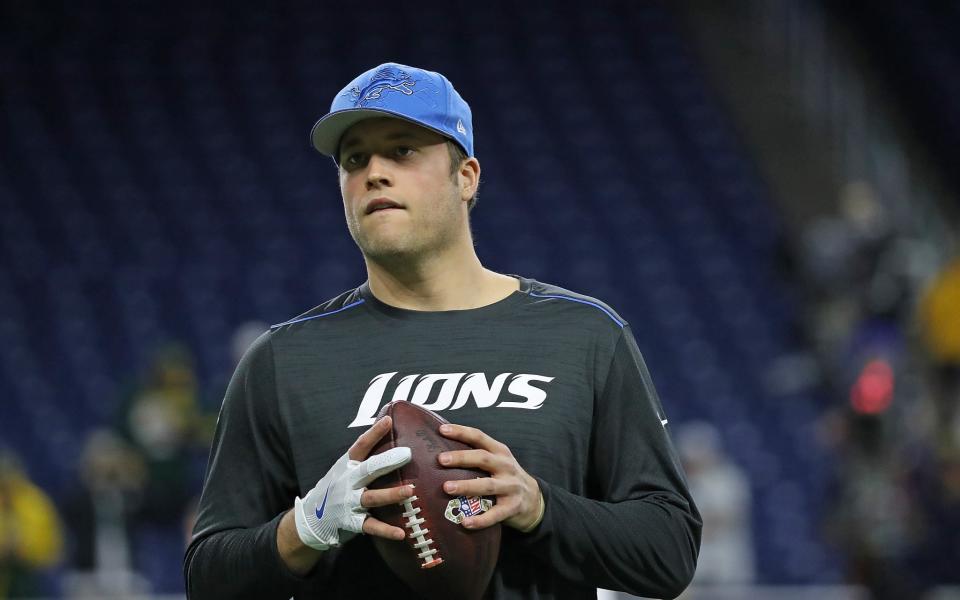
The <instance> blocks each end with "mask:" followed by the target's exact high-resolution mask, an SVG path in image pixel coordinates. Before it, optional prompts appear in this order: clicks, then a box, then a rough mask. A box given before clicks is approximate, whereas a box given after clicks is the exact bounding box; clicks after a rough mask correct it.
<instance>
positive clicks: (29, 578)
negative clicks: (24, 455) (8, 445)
mask: <svg viewBox="0 0 960 600" xmlns="http://www.w3.org/2000/svg"><path fill="white" fill-rule="evenodd" d="M62 549H63V534H62V532H61V525H60V519H59V517H58V516H57V512H56V509H55V508H54V505H53V502H51V501H50V499H49V498H48V497H47V495H46V494H44V493H43V491H41V490H40V488H38V487H37V486H36V485H34V484H33V483H32V482H31V481H30V480H29V479H28V478H27V475H26V474H25V473H24V471H23V469H22V468H21V467H20V464H19V462H18V461H17V459H16V458H15V457H14V456H13V455H12V454H9V453H6V452H4V453H2V454H0V598H16V597H32V596H36V595H41V594H44V593H45V592H46V590H45V589H44V586H43V582H42V579H41V575H42V573H43V572H44V571H46V570H48V569H50V568H51V567H53V566H55V565H56V564H57V563H58V562H59V560H60V556H61V553H62Z"/></svg>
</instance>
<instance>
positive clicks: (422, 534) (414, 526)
mask: <svg viewBox="0 0 960 600" xmlns="http://www.w3.org/2000/svg"><path fill="white" fill-rule="evenodd" d="M416 500H417V497H416V496H410V497H409V498H407V499H406V500H404V501H403V502H401V503H400V505H401V506H403V508H404V512H403V518H404V519H406V520H407V522H406V524H405V525H404V527H406V528H407V529H409V530H410V533H409V534H407V537H408V538H410V539H415V540H417V543H415V544H414V545H413V547H414V548H416V549H417V550H422V551H421V552H420V553H419V554H417V558H422V559H423V564H422V565H420V568H421V569H426V568H429V567H433V566H435V565H437V564H439V563H442V562H443V559H442V558H440V557H439V556H436V554H437V552H438V550H437V549H436V548H431V547H430V545H431V544H433V540H432V539H430V538H429V537H427V534H428V533H430V530H429V529H427V528H425V527H420V526H421V525H423V524H424V523H426V519H422V518H420V517H418V516H417V515H419V514H420V507H419V506H416V507H415V506H414V505H413V503H414V501H416Z"/></svg>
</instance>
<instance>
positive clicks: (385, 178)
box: [367, 154, 391, 189]
mask: <svg viewBox="0 0 960 600" xmlns="http://www.w3.org/2000/svg"><path fill="white" fill-rule="evenodd" d="M386 163H387V161H386V160H384V159H383V158H382V157H380V156H378V155H376V154H371V155H370V158H369V159H368V161H367V189H373V188H376V187H382V186H389V185H390V184H391V180H390V173H389V168H388V167H387V164H386Z"/></svg>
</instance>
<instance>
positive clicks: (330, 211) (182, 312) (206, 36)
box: [0, 0, 960, 598]
mask: <svg viewBox="0 0 960 600" xmlns="http://www.w3.org/2000/svg"><path fill="white" fill-rule="evenodd" d="M710 4H720V3H697V2H692V1H690V2H677V3H662V2H599V3H566V2H558V3H546V2H544V3H538V2H532V3H517V4H514V3H511V2H505V1H497V2H488V3H483V4H482V5H480V4H478V3H465V2H459V1H456V0H450V1H447V2H440V3H423V4H419V3H418V4H416V5H414V4H409V5H406V4H404V5H401V4H400V3H382V2H364V3H359V4H351V5H341V4H332V3H331V4H328V3H322V2H307V1H305V0H304V1H299V2H278V3H276V4H270V5H267V4H249V5H242V4H237V3H231V4H227V3H223V4H206V3H202V2H198V3H187V2H172V3H147V2H89V3H62V2H61V3H57V2H52V3H35V2H27V1H19V2H17V1H6V2H3V3H2V4H0V34H2V35H0V157H2V159H0V208H2V211H0V215H2V217H0V218H2V227H0V247H2V254H0V398H2V400H0V446H2V448H3V449H4V451H3V459H2V462H0V469H2V471H0V473H2V482H3V486H0V490H2V491H3V498H4V499H6V500H8V501H7V502H5V503H0V506H2V508H0V510H3V511H5V512H4V513H3V517H4V518H3V519H2V520H0V538H4V536H7V537H6V538H5V539H4V540H3V543H2V544H0V548H2V549H3V553H0V574H2V575H3V576H2V577H0V585H3V586H4V588H3V589H0V597H4V596H5V595H8V594H10V595H17V594H27V593H36V594H39V595H47V596H54V597H56V596H61V595H63V596H68V597H69V596H71V594H72V595H73V596H74V597H78V596H79V595H80V594H81V592H83V591H84V590H86V592H87V593H90V594H92V595H94V596H96V597H106V594H107V592H106V590H110V589H112V590H121V591H120V592H118V594H119V595H120V596H123V595H126V596H130V595H132V594H134V593H143V594H145V595H150V594H155V595H173V597H176V595H178V594H182V576H181V558H182V551H183V547H184V530H185V528H186V526H187V523H188V522H189V514H190V510H191V506H192V502H193V499H194V497H195V495H196V494H197V493H198V492H199V488H200V484H201V481H202V470H203V466H204V461H205V459H206V453H207V448H208V444H209V435H210V429H211V427H212V423H213V420H214V419H215V416H216V411H217V408H218V406H219V402H220V399H221V398H222V393H223V389H224V386H225V383H226V381H227V380H228V378H229V376H230V373H231V372H232V369H233V367H234V365H235V361H236V356H237V350H238V348H239V349H240V350H242V348H243V347H244V344H245V343H246V342H248V341H249V340H250V334H251V332H259V331H261V330H262V329H263V327H265V325H264V324H268V323H274V322H280V321H283V320H285V319H287V318H289V317H291V316H294V315H296V314H298V313H300V312H303V311H304V310H306V309H308V308H310V307H312V306H314V305H316V304H318V303H319V302H321V301H322V300H325V299H327V298H329V297H332V296H334V295H336V294H338V293H340V292H342V291H343V290H345V289H348V288H351V287H354V286H356V285H358V284H359V283H360V282H362V280H363V279H364V272H363V269H362V262H361V260H360V256H359V253H358V251H357V250H356V248H355V246H354V245H353V243H352V241H351V240H350V238H349V235H348V233H347V231H346V228H345V226H344V222H343V216H342V206H341V201H340V198H339V193H338V189H337V185H336V171H335V168H334V166H333V164H332V163H331V162H330V161H328V160H327V159H325V158H323V157H321V156H320V155H318V154H316V153H315V152H314V151H312V149H311V148H310V147H309V145H308V143H307V132H308V131H309V128H310V126H311V125H312V124H313V122H314V120H315V119H316V118H317V117H319V116H321V115H322V114H323V113H324V112H325V111H326V109H327V107H328V106H329V103H330V100H331V98H332V97H333V95H334V94H335V93H336V92H337V91H338V90H339V89H340V88H341V87H342V86H343V85H344V83H345V82H347V81H349V80H350V79H351V78H353V77H354V76H355V75H356V74H357V73H359V72H361V71H363V70H365V69H368V68H370V67H372V66H374V65H376V64H379V63H381V62H385V61H388V60H390V61H397V62H401V63H406V64H413V65H417V66H422V67H426V68H430V69H434V70H438V71H440V72H442V73H445V74H446V75H447V76H448V77H449V78H450V79H451V80H452V81H453V83H454V84H455V85H456V87H457V88H458V89H459V91H460V92H461V93H462V95H463V96H464V97H465V98H466V99H467V100H468V101H469V102H470V104H471V107H472V109H473V114H474V124H475V129H476V148H477V156H478V158H479V159H480V161H481V164H482V167H483V176H482V184H481V188H480V201H479V204H478V206H477V208H476V210H475V211H474V212H473V216H472V222H473V229H474V232H475V237H476V244H477V249H478V254H479V255H480V257H481V260H483V261H484V263H485V264H486V265H487V266H488V267H491V268H493V269H495V270H498V271H503V272H510V273H519V274H523V275H526V276H530V277H534V278H536V279H539V280H542V281H548V282H552V283H556V284H559V285H562V286H564V287H568V288H571V289H574V290H577V291H581V292H584V293H588V294H590V295H594V296H597V297H599V298H601V299H603V300H605V301H607V302H608V303H609V304H611V305H612V306H614V307H615V308H616V309H617V310H618V311H619V312H621V314H623V315H624V316H625V317H626V318H627V319H628V320H629V321H630V322H631V323H632V324H633V326H634V330H635V334H636V337H637V341H638V343H639V345H640V347H641V350H642V351H643V352H644V355H645V357H646V359H647V361H648V364H649V366H650V370H651V372H652V374H653V377H654V381H655V382H656V385H657V387H658V390H659V392H660V395H661V397H662V399H663V402H664V405H665V407H666V410H667V411H668V416H669V418H670V422H671V426H673V427H674V431H675V435H676V436H678V437H680V438H682V440H681V441H682V442H683V443H684V445H685V458H686V459H688V460H691V461H696V460H702V459H703V457H704V455H711V456H713V458H712V459H711V460H713V461H714V462H716V461H720V462H722V463H723V464H725V465H726V467H724V468H725V469H726V470H725V471H724V473H726V474H727V475H728V477H727V478H726V479H724V478H723V477H720V476H718V477H717V478H715V479H719V480H721V481H724V482H726V483H725V484H722V485H730V482H731V481H734V482H735V481H736V480H737V478H736V477H733V478H732V479H731V477H729V475H730V474H731V473H739V474H740V476H741V477H742V482H743V486H742V488H743V489H742V490H741V493H740V494H739V495H737V494H733V496H732V497H735V498H736V500H730V502H733V504H738V503H739V506H740V510H746V511H747V512H746V513H744V514H745V515H746V519H744V520H737V519H736V518H735V519H734V523H733V525H724V527H725V528H726V529H727V530H731V529H732V530H735V531H732V533H731V532H730V531H728V533H731V535H733V536H734V537H736V536H737V535H739V536H740V537H741V538H742V539H746V540H747V541H748V550H747V552H748V554H749V557H750V558H749V562H750V563H751V564H750V565H747V566H744V564H740V566H739V567H730V568H729V569H726V572H727V573H728V574H732V575H731V576H729V577H727V578H726V579H725V578H724V577H723V576H722V575H721V576H717V577H715V578H714V579H710V578H706V579H703V580H701V581H698V583H699V585H698V586H697V589H695V590H693V591H692V592H691V594H690V597H705V598H711V597H714V598H717V597H751V598H759V597H770V598H778V597H779V598H787V597H791V598H792V597H817V598H828V597H837V598H854V597H858V598H859V597H870V595H871V594H872V595H874V596H875V597H884V596H885V595H888V596H889V597H899V598H906V597H923V595H926V596H925V597H938V598H941V597H952V596H950V594H951V591H950V588H948V587H942V586H944V585H947V584H956V583H957V579H958V575H957V571H956V568H955V565H956V564H957V562H958V561H957V559H958V558H960V550H958V545H957V541H956V539H955V538H956V535H955V532H956V531H958V530H960V529H958V527H960V514H958V513H960V483H958V482H960V461H958V459H957V451H956V448H957V438H958V435H957V429H958V428H957V426H956V422H957V419H956V414H957V413H956V410H955V405H956V403H957V400H958V399H960V394H958V393H957V389H958V387H960V386H958V383H957V381H958V379H960V378H958V377H957V364H960V350H958V343H957V339H956V338H957V337H958V336H960V334H958V333H957V332H958V329H960V324H958V317H957V314H958V313H960V301H958V300H957V298H958V292H957V289H958V287H960V285H958V283H957V280H958V279H960V275H958V274H957V267H956V266H955V265H956V263H953V264H954V266H953V267H951V266H950V265H951V262H950V261H951V257H953V256H954V255H955V251H956V244H955V239H956V237H955V236H956V226H957V220H956V216H957V208H958V203H957V200H958V198H957V195H956V193H955V190H956V186H957V184H958V178H957V172H958V171H957V170H956V168H955V167H956V150H957V148H958V147H960V116H958V115H960V112H958V110H957V108H956V104H955V102H952V99H953V98H956V97H957V92H958V90H957V85H958V83H957V82H958V81H960V77H958V76H960V62H958V61H960V43H958V42H957V39H958V38H957V36H956V33H957V31H958V29H960V8H958V5H957V3H949V2H936V3H935V2H929V3H910V4H909V6H907V5H905V3H898V2H895V1H893V0H889V1H888V0H880V1H879V2H871V3H869V10H868V8H867V6H868V5H867V3H865V2H850V3H844V8H843V10H827V8H825V7H829V6H830V5H831V3H819V2H814V1H804V0H792V1H788V0H774V1H770V2H760V1H757V2H742V3H736V5H735V6H734V7H730V6H726V7H720V6H709V5H710ZM723 4H726V3H723ZM951 269H952V270H951ZM717 456H721V457H722V456H726V459H722V458H720V459H718V458H717ZM708 462H710V461H708ZM704 468H706V467H704ZM25 479H26V480H31V481H32V482H33V483H34V484H35V485H36V487H35V488H34V487H31V486H30V485H28V484H26V483H24V481H25ZM705 481H706V483H703V485H707V486H709V485H710V483H709V478H707V479H706V480H705ZM16 494H23V495H24V497H27V498H31V499H33V502H32V503H30V506H32V507H34V508H33V509H32V511H28V512H29V514H22V513H16V512H15V511H14V510H13V509H11V508H10V507H11V506H14V505H15V502H13V501H10V500H9V498H11V497H13V496H14V495H16ZM717 495H718V497H720V498H721V500H720V501H718V504H717V509H716V510H719V511H721V512H722V511H723V510H724V501H723V500H722V499H723V498H728V500H729V498H730V497H731V496H730V495H729V494H727V495H724V493H723V492H722V491H721V492H717ZM44 496H45V497H47V498H49V501H50V511H48V512H49V513H50V514H49V515H47V516H44V514H42V513H44V511H42V510H40V509H37V508H36V507H37V506H43V505H44V503H43V500H42V498H43V497H44ZM744 507H745V508H744ZM729 510H731V511H732V512H730V515H732V516H733V517H736V515H737V512H736V511H737V509H736V507H734V508H732V509H729ZM50 515H52V516H50ZM733 517H732V518H733ZM17 519H20V520H21V522H20V525H22V526H23V527H21V529H22V530H27V529H29V530H30V532H29V533H23V532H22V531H21V534H20V538H21V541H23V540H22V538H24V537H28V536H33V537H35V538H36V539H32V540H30V541H29V542H24V543H29V544H31V545H32V546H31V550H32V551H31V553H28V554H29V556H28V558H23V557H22V556H21V557H20V558H14V556H16V555H17V554H16V552H10V551H8V548H11V547H13V546H14V543H13V542H12V541H10V540H13V539H14V537H13V533H11V532H13V531H15V530H16V523H17ZM27 519H33V521H27ZM721 520H722V519H718V520H717V523H719V522H720V521H721ZM11 523H13V524H14V525H11ZM27 523H31V525H30V526H29V527H26V526H25V525H26V524H27ZM706 527H708V528H709V527H711V522H710V520H709V517H708V519H707V525H706ZM716 527H717V529H718V531H719V529H721V526H720V525H717V526H716ZM951 531H952V532H953V535H951ZM96 539H99V540H100V541H101V543H100V547H99V551H98V550H97V549H96V545H95V544H94V543H93V540H96ZM104 540H108V541H107V542H104ZM105 549H107V550H105ZM705 571H706V569H705ZM720 571H721V572H723V571H724V570H723V569H720ZM705 577H706V576H705ZM15 586H20V587H15ZM745 586H746V587H745ZM937 586H941V587H937ZM884 590H885V591H884ZM804 594H806V595H804Z"/></svg>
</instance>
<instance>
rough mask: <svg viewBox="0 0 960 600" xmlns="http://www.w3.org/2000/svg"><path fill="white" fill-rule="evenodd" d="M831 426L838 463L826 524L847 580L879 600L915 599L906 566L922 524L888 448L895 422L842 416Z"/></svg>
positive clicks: (903, 471)
mask: <svg viewBox="0 0 960 600" xmlns="http://www.w3.org/2000/svg"><path fill="white" fill-rule="evenodd" d="M832 426H833V429H834V431H833V432H832V435H831V437H832V439H833V441H834V443H836V444H837V446H836V448H835V450H836V452H837V453H838V461H837V469H836V472H835V479H834V482H833V486H832V487H833V493H832V495H831V496H832V499H833V507H832V509H831V510H830V513H829V515H828V517H827V522H826V524H827V532H828V537H830V538H832V540H833V542H834V543H836V544H837V545H838V546H839V547H840V549H841V550H842V551H843V553H844V555H845V556H846V557H847V578H848V580H849V581H851V582H852V583H857V584H861V585H864V586H865V587H866V588H867V589H868V590H870V593H871V595H872V597H873V598H877V599H881V600H882V599H884V598H891V599H893V598H917V597H919V589H920V588H919V581H918V579H917V578H916V577H915V574H913V573H911V572H910V570H909V569H908V568H907V562H908V558H909V555H910V553H911V552H912V551H913V548H914V547H915V545H916V543H917V540H918V536H919V534H920V530H921V526H922V522H921V521H920V518H919V513H918V512H917V506H916V503H915V498H914V496H913V494H912V493H911V490H910V489H909V486H908V471H907V468H906V465H905V464H904V463H903V461H902V460H901V457H900V454H899V452H897V451H896V450H895V446H894V444H893V443H892V442H893V438H895V437H896V435H897V434H896V425H895V419H893V418H891V415H890V413H882V414H862V413H856V412H854V411H853V410H845V411H843V412H842V413H841V412H837V413H836V414H835V415H833V419H832Z"/></svg>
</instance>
